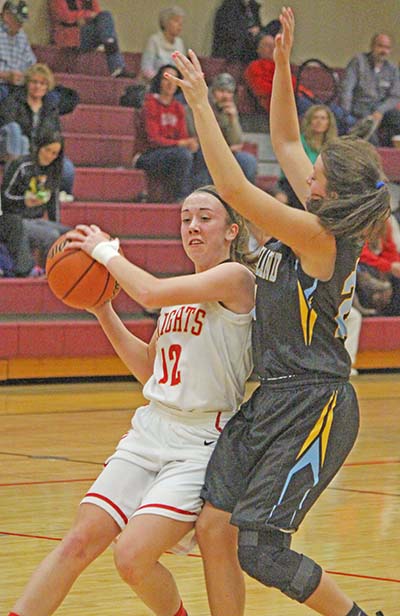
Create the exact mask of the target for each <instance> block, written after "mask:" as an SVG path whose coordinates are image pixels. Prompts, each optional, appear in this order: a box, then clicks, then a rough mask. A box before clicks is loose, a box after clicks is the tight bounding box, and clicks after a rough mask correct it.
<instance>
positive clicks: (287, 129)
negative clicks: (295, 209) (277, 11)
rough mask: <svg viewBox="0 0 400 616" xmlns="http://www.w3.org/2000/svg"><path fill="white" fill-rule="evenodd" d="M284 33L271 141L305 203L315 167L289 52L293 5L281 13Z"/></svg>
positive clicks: (278, 43)
mask: <svg viewBox="0 0 400 616" xmlns="http://www.w3.org/2000/svg"><path fill="white" fill-rule="evenodd" d="M280 21H281V25H282V32H281V33H279V34H277V36H276V38H275V50H274V60H275V73H274V81H273V88H272V98H271V111H270V129H271V142H272V147H273V150H274V152H275V155H276V157H277V159H278V161H279V164H280V166H281V167H282V169H283V171H284V172H285V175H286V177H287V178H288V180H289V182H290V185H291V186H292V188H293V190H294V191H295V193H296V195H297V196H298V198H299V199H300V201H301V202H302V203H303V204H304V203H305V202H306V197H307V195H308V192H309V189H308V186H307V177H308V176H310V175H311V173H312V170H313V167H312V164H311V162H310V160H309V158H308V157H307V155H306V153H305V151H304V148H303V145H302V143H301V140H300V127H299V121H298V117H297V109H296V102H295V97H294V92H293V86H292V76H291V69H290V54H291V50H292V47H293V40H294V15H293V11H292V9H290V8H287V9H286V8H284V9H282V13H281V15H280Z"/></svg>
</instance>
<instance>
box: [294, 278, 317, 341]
mask: <svg viewBox="0 0 400 616" xmlns="http://www.w3.org/2000/svg"><path fill="white" fill-rule="evenodd" d="M297 290H298V293H299V302H300V318H301V327H302V329H303V338H304V344H305V345H306V346H310V344H311V341H312V337H313V333H314V325H315V322H316V320H317V317H318V315H317V313H316V312H315V310H314V309H313V308H312V307H311V303H310V302H308V301H307V298H306V297H305V295H304V291H303V289H302V286H301V284H300V282H299V281H297Z"/></svg>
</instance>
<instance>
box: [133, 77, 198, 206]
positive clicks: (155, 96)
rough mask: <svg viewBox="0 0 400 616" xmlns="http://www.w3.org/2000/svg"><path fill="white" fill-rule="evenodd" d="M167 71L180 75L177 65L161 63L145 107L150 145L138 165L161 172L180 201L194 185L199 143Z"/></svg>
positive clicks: (138, 160) (172, 194)
mask: <svg viewBox="0 0 400 616" xmlns="http://www.w3.org/2000/svg"><path fill="white" fill-rule="evenodd" d="M164 73H169V74H171V75H175V76H176V75H178V71H177V69H176V68H175V66H173V65H166V66H162V67H161V68H160V69H159V70H158V72H157V74H156V76H155V77H154V79H153V81H152V83H151V92H150V93H149V94H147V95H146V98H145V101H144V105H143V109H142V118H143V124H144V132H145V135H146V139H147V145H146V146H145V150H144V152H143V153H142V154H140V156H139V158H138V159H137V161H136V167H137V168H138V169H144V170H145V171H146V173H148V174H149V175H156V176H161V177H162V179H163V182H164V183H165V184H168V186H169V187H170V193H171V199H172V200H173V201H181V200H182V199H184V198H185V197H187V195H188V194H189V193H190V192H191V189H192V177H191V176H192V167H193V154H194V153H195V152H196V151H197V150H198V147H199V144H198V141H197V138H196V137H190V136H189V134H188V129H187V125H186V117H185V108H184V106H183V105H182V103H180V102H179V101H177V100H176V99H175V93H176V89H177V86H176V84H175V83H173V82H172V81H169V80H168V79H166V78H165V77H164Z"/></svg>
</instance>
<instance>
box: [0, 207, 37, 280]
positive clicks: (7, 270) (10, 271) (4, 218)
mask: <svg viewBox="0 0 400 616" xmlns="http://www.w3.org/2000/svg"><path fill="white" fill-rule="evenodd" d="M23 241H24V230H23V226H22V218H21V216H19V215H18V214H5V213H3V215H1V213H0V269H1V272H2V273H0V276H1V277H2V276H7V277H8V276H13V275H16V276H28V275H29V272H30V271H31V269H32V267H33V259H30V260H28V262H25V264H24V263H22V266H23V267H22V270H21V269H19V270H18V268H17V261H18V258H19V252H20V248H21V246H22V244H23ZM3 246H4V247H5V249H6V251H7V252H6V253H5V254H4V252H3V250H2V247H3ZM7 254H8V255H9V256H10V258H11V263H8V264H7V262H6V260H7ZM28 254H29V253H28ZM7 265H8V266H7Z"/></svg>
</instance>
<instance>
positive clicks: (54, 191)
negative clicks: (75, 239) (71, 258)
mask: <svg viewBox="0 0 400 616" xmlns="http://www.w3.org/2000/svg"><path fill="white" fill-rule="evenodd" d="M63 146H64V142H63V138H62V135H61V133H60V132H59V131H55V130H53V129H43V130H42V131H39V132H38V134H37V136H36V139H35V144H34V147H33V150H32V153H31V154H28V155H27V156H21V157H19V158H16V159H15V160H13V161H12V162H11V163H9V165H7V167H6V169H5V173H4V178H3V182H2V185H1V201H2V208H3V213H4V216H6V217H7V216H8V215H10V214H13V215H17V216H19V217H20V219H21V220H22V226H23V231H24V238H23V242H22V243H21V245H20V246H19V247H18V249H16V247H15V246H13V247H12V249H13V251H14V253H17V258H16V267H17V271H18V272H28V271H29V269H30V268H31V267H32V266H33V265H34V263H33V256H32V252H33V250H36V249H37V250H38V251H39V261H38V264H37V268H38V271H39V273H43V268H44V265H45V261H46V256H47V252H48V250H49V248H50V246H51V245H52V244H53V242H54V241H55V240H56V239H57V238H58V237H59V236H60V235H61V234H62V233H65V232H66V231H67V230H68V227H66V226H65V225H63V224H62V223H61V222H60V214H59V202H58V193H59V187H60V179H61V171H62V159H63ZM33 273H35V270H34V272H33Z"/></svg>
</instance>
